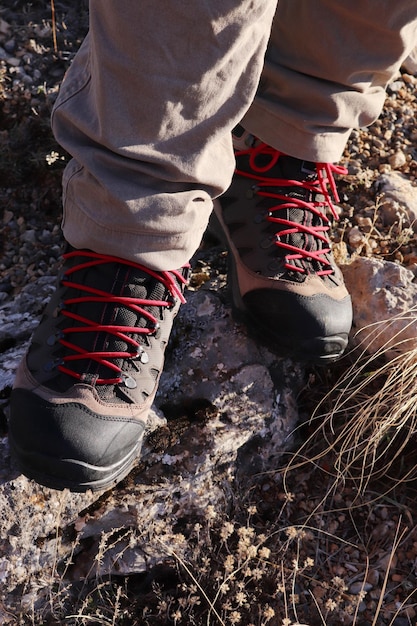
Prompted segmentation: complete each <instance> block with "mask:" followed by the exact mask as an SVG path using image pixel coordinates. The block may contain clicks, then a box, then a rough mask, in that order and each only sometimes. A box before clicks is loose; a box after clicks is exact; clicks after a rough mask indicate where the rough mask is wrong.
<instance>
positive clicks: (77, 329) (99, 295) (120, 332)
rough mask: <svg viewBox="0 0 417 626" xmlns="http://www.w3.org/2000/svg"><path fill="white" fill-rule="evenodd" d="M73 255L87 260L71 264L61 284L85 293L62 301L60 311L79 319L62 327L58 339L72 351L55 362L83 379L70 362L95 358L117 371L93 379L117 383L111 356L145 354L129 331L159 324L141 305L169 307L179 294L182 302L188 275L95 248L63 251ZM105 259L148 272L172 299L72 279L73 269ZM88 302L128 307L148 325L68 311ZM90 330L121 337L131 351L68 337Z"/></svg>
mask: <svg viewBox="0 0 417 626" xmlns="http://www.w3.org/2000/svg"><path fill="white" fill-rule="evenodd" d="M74 257H80V258H86V257H87V259H88V260H86V261H84V262H80V263H78V264H77V265H74V266H73V267H72V268H70V269H68V271H67V272H66V273H65V276H64V278H63V280H62V284H63V285H64V286H65V287H69V288H72V289H76V290H78V291H81V292H84V293H85V294H86V295H85V296H79V297H77V298H69V299H67V300H65V301H64V303H63V304H64V308H63V310H62V311H61V314H62V315H64V316H65V317H67V318H70V319H72V320H74V321H75V322H79V325H75V326H72V327H69V328H66V329H64V330H63V331H62V333H63V336H61V337H60V339H59V342H60V343H61V345H62V346H64V347H65V348H67V349H68V350H70V351H71V352H72V353H73V354H69V355H66V356H64V357H63V359H62V362H61V363H60V365H58V369H59V370H60V371H61V372H63V373H65V374H68V375H69V376H72V377H73V378H76V379H77V380H81V381H82V380H83V379H84V377H83V374H79V373H78V372H76V371H74V370H73V369H71V367H70V363H71V362H74V361H80V360H86V359H87V360H92V361H96V362H97V363H98V364H99V365H100V366H105V367H108V368H109V369H110V370H112V371H114V372H115V373H116V375H115V376H114V377H113V378H97V379H95V380H94V383H95V384H99V385H117V384H119V383H121V382H122V381H123V377H122V374H121V369H120V367H118V366H117V364H116V363H113V362H112V360H114V359H116V360H119V359H128V358H138V357H139V358H140V357H141V355H142V354H144V351H143V348H142V347H141V345H140V344H139V343H138V342H137V341H135V339H133V338H132V337H130V336H129V334H133V335H140V334H141V335H151V334H153V333H155V332H156V330H157V328H158V320H157V319H156V318H155V317H154V316H153V315H152V314H151V313H150V312H149V311H148V310H146V308H144V307H167V308H168V307H171V306H172V305H173V301H174V300H175V298H178V299H179V300H180V302H182V303H184V302H185V298H184V296H183V294H182V291H181V287H180V286H179V285H181V284H183V285H185V284H186V283H187V279H186V278H185V277H184V276H183V275H182V274H181V272H180V271H177V270H173V271H169V272H156V271H154V270H151V269H149V268H147V267H144V266H142V265H139V264H137V263H134V262H132V261H127V260H124V259H119V258H118V257H113V256H109V255H106V254H98V253H96V252H90V251H85V250H74V251H72V252H69V253H67V254H64V259H70V258H74ZM106 263H117V264H119V265H120V264H121V265H125V266H128V267H132V268H135V269H137V270H140V271H142V272H145V273H147V274H149V276H151V277H153V278H155V279H156V280H157V281H159V282H161V283H162V284H163V285H164V286H165V287H166V289H167V290H168V292H169V293H170V294H171V296H172V298H173V300H172V301H168V300H147V299H140V298H132V297H126V296H116V295H114V294H112V293H109V292H106V291H101V290H100V289H96V288H94V287H91V286H89V285H83V284H81V283H79V282H76V280H74V281H73V280H71V276H72V275H73V274H76V272H79V271H80V270H84V269H86V268H89V267H93V266H99V265H104V264H106ZM187 267H188V266H187ZM87 302H101V303H103V305H108V304H114V305H118V306H121V307H127V308H129V309H131V310H132V311H135V312H136V313H138V314H139V315H140V316H143V317H145V318H146V319H147V320H148V321H149V323H150V327H145V328H138V327H137V326H122V325H113V324H99V323H97V322H96V321H94V320H90V319H88V318H86V317H82V316H80V315H77V314H76V313H72V312H71V310H70V307H71V305H74V304H80V303H87ZM91 332H93V333H98V332H105V333H107V334H110V335H113V336H114V337H115V338H117V339H120V340H122V341H124V342H126V343H127V344H128V345H129V346H131V347H132V351H131V352H119V351H102V352H98V351H97V352H96V351H88V350H85V349H83V348H81V347H79V346H77V345H76V344H75V343H73V342H71V341H70V340H69V339H68V337H69V335H71V334H73V333H91Z"/></svg>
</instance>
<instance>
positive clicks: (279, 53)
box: [216, 0, 417, 362]
mask: <svg viewBox="0 0 417 626" xmlns="http://www.w3.org/2000/svg"><path fill="white" fill-rule="evenodd" d="M416 41H417V5H416V3H415V2H413V1H412V0H408V1H406V2H401V3H393V2H380V1H379V0H366V1H365V2H364V1H363V0H354V1H353V2H348V3H347V2H345V1H344V0H321V1H320V2H318V1H316V2H309V1H307V0H280V2H279V4H278V8H277V12H276V17H275V21H274V25H273V29H272V34H271V39H270V43H269V46H268V51H267V54H266V59H265V66H264V70H263V73H262V77H261V81H260V85H259V89H258V93H257V96H256V98H255V101H254V103H253V104H252V106H251V107H250V109H249V111H248V113H247V114H246V116H245V117H244V119H243V121H242V125H243V126H244V128H245V129H246V131H248V132H247V133H246V134H244V135H243V136H242V137H240V139H239V141H238V142H237V143H236V145H237V151H236V158H237V172H236V175H235V177H234V181H233V184H232V186H231V188H230V189H229V190H228V192H227V194H226V195H227V197H226V198H225V200H224V201H223V202H222V206H221V205H220V204H218V203H217V204H216V214H217V215H218V218H219V220H220V222H221V224H222V226H223V230H224V231H225V233H226V236H227V242H228V247H229V250H230V255H229V258H230V260H231V272H230V278H231V283H232V290H233V300H234V305H235V308H236V309H237V310H238V311H240V312H241V313H243V315H244V316H245V319H246V320H247V321H248V325H250V326H253V327H255V326H256V327H258V328H259V331H260V336H261V337H265V338H266V339H267V341H268V343H271V341H275V342H277V343H278V345H280V346H284V347H288V348H289V349H290V350H291V352H294V351H295V352H296V353H298V355H299V356H300V357H301V358H307V359H313V360H317V361H324V362H326V361H327V360H329V359H333V358H335V357H337V356H340V354H341V353H342V352H343V350H344V348H345V346H346V344H347V340H348V334H349V330H350V327H351V320H352V310H351V302H350V298H349V295H348V293H347V291H346V288H345V286H344V283H343V277H342V274H341V272H340V271H339V269H338V268H337V267H336V265H335V262H334V259H333V256H332V253H331V243H330V240H329V236H328V235H329V219H328V218H329V215H331V214H332V213H333V215H334V217H336V213H335V211H334V208H333V206H332V199H331V196H333V200H336V201H337V193H335V187H334V181H333V173H335V172H336V173H337V172H338V171H340V168H337V167H335V166H333V165H331V162H334V161H337V160H339V159H340V157H341V154H342V152H343V149H344V147H345V144H346V140H347V138H348V135H349V132H350V129H351V128H353V127H357V126H363V125H365V124H370V123H371V122H372V121H373V120H374V119H375V118H376V117H377V116H378V115H379V113H380V111H381V108H382V106H383V102H384V96H385V86H386V83H387V82H388V81H389V80H390V79H391V78H392V77H393V75H395V72H396V71H397V70H398V68H399V67H400V64H401V62H402V60H403V59H404V58H405V57H406V56H407V55H408V54H409V52H410V51H411V50H412V48H413V47H414V45H415V42H416ZM249 133H250V134H249ZM262 142H264V143H262ZM323 183H326V184H323ZM326 187H329V188H330V191H331V188H332V187H333V192H332V191H331V193H330V197H329V196H328V195H327V190H326Z"/></svg>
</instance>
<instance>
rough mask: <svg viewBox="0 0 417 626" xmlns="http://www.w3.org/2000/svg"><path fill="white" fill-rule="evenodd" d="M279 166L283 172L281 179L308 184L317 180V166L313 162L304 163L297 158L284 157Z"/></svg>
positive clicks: (281, 158) (279, 161) (280, 159)
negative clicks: (306, 182)
mask: <svg viewBox="0 0 417 626" xmlns="http://www.w3.org/2000/svg"><path fill="white" fill-rule="evenodd" d="M277 166H279V169H280V170H281V178H286V179H289V180H298V181H304V180H305V181H308V182H314V181H315V180H317V170H316V166H315V164H314V163H312V162H311V161H302V160H301V159H296V158H295V157H291V156H287V155H282V156H280V158H279V160H278V163H277Z"/></svg>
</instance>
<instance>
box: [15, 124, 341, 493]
mask: <svg viewBox="0 0 417 626" xmlns="http://www.w3.org/2000/svg"><path fill="white" fill-rule="evenodd" d="M237 141H238V145H239V147H238V148H237V149H236V162H237V169H236V173H235V176H234V179H233V182H232V185H231V187H230V189H229V190H228V192H227V193H226V194H225V196H224V197H223V198H222V199H221V201H220V202H218V201H216V202H215V209H214V216H213V218H214V219H215V220H216V221H217V223H218V226H220V227H221V230H222V232H223V234H224V236H225V240H226V243H227V247H228V251H229V261H230V265H229V283H230V288H231V291H232V296H233V306H234V309H235V311H236V312H238V313H239V314H240V315H241V316H243V317H244V319H245V321H246V323H247V325H248V328H249V329H254V330H256V334H257V336H258V337H259V338H260V339H261V340H264V341H266V342H267V343H268V345H270V346H271V345H272V346H275V347H276V349H277V350H281V349H283V350H290V351H291V352H292V353H293V354H294V356H295V357H296V358H300V359H303V360H307V361H314V362H323V363H327V362H329V361H331V360H334V359H336V358H338V357H340V356H341V354H342V353H343V351H344V349H345V347H346V345H347V341H348V334H349V331H350V327H351V322H352V307H351V300H350V297H349V294H348V293H347V291H346V288H345V286H344V283H343V278H342V275H341V272H340V270H339V269H338V268H337V266H336V265H335V262H334V259H333V256H332V252H331V244H330V240H329V219H331V217H332V216H333V217H337V215H336V211H335V208H334V205H333V202H334V201H335V202H337V200H338V198H337V191H336V188H335V183H334V178H333V174H334V173H342V168H339V167H337V166H334V165H330V164H322V163H309V162H305V161H301V160H299V159H295V158H292V157H289V156H287V155H284V154H281V153H280V152H278V151H277V150H275V149H273V148H271V147H270V146H268V145H266V144H264V143H262V142H260V141H258V140H257V139H256V138H254V137H253V136H251V135H249V134H248V133H243V134H241V137H240V138H237ZM189 271H190V268H189V266H186V267H183V268H178V269H176V270H174V271H166V272H156V271H153V270H151V269H149V268H147V267H144V266H141V265H138V264H136V263H133V262H130V261H128V260H125V259H121V258H117V257H112V256H108V255H103V254H98V253H95V252H93V251H90V250H75V249H70V248H69V247H68V250H67V252H66V253H65V254H64V262H63V268H62V271H61V274H60V276H59V279H58V287H57V290H56V292H55V294H54V295H53V297H52V299H51V301H50V303H49V305H48V307H47V309H46V311H45V314H44V316H43V318H42V319H41V322H40V325H39V327H38V329H37V331H35V333H34V336H33V338H32V342H31V345H30V347H29V349H28V352H27V354H26V357H25V358H24V359H23V361H22V363H21V364H20V366H19V368H18V371H17V375H16V380H15V383H14V388H13V391H12V396H11V412H10V425H9V438H10V445H11V449H12V452H13V455H14V457H15V458H16V460H17V462H18V464H19V466H20V469H21V470H22V472H23V473H24V474H26V475H27V476H28V477H30V478H33V479H35V480H36V481H37V482H39V483H41V484H44V485H47V486H49V487H53V488H56V489H63V488H69V489H70V490H73V491H85V490H87V489H93V490H100V489H108V488H110V487H112V486H113V485H114V484H115V483H117V482H118V481H120V480H121V479H122V478H123V477H124V476H126V474H127V473H128V472H129V470H130V469H131V467H132V464H133V463H134V460H135V458H136V456H137V455H138V453H139V451H140V448H141V444H142V440H143V435H144V430H145V424H146V419H147V414H148V411H149V409H150V407H151V405H152V402H153V400H154V397H155V393H156V390H157V387H158V381H159V377H160V375H161V372H162V369H163V362H164V351H165V347H166V345H167V343H168V340H169V336H170V332H171V328H172V324H173V321H174V318H175V316H176V314H177V312H178V309H179V307H180V305H181V303H183V302H185V299H184V295H183V293H184V289H185V287H186V285H187V280H188V274H189Z"/></svg>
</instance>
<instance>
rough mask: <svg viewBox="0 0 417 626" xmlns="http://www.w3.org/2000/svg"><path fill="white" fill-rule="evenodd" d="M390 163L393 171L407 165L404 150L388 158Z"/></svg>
mask: <svg viewBox="0 0 417 626" xmlns="http://www.w3.org/2000/svg"><path fill="white" fill-rule="evenodd" d="M388 161H389V164H390V165H391V167H392V169H394V170H398V169H400V167H402V166H403V165H405V164H406V162H407V159H406V156H405V154H404V152H403V151H402V150H397V151H396V152H394V154H392V155H391V156H390V157H388Z"/></svg>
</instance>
